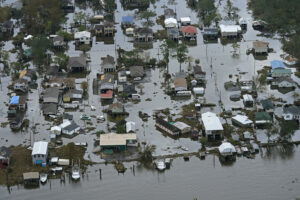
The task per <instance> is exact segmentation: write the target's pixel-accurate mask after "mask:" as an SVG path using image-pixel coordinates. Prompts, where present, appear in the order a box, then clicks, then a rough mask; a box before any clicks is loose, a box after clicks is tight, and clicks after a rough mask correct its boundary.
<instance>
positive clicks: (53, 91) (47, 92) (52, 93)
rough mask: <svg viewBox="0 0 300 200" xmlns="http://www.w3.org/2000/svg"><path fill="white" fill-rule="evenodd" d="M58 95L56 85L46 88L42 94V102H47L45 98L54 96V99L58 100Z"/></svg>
mask: <svg viewBox="0 0 300 200" xmlns="http://www.w3.org/2000/svg"><path fill="white" fill-rule="evenodd" d="M58 95H59V89H58V87H52V88H46V89H45V91H44V95H43V99H44V103H47V101H46V102H45V99H47V98H54V99H55V100H56V99H57V100H56V101H58Z"/></svg>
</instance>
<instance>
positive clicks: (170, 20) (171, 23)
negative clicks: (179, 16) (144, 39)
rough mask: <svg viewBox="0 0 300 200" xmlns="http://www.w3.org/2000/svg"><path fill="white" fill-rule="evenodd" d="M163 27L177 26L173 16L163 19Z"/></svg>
mask: <svg viewBox="0 0 300 200" xmlns="http://www.w3.org/2000/svg"><path fill="white" fill-rule="evenodd" d="M165 27H166V28H174V27H177V20H176V19H174V18H168V19H165Z"/></svg>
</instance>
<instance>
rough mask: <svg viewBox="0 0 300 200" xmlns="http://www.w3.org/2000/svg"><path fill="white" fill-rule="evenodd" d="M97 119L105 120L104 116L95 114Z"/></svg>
mask: <svg viewBox="0 0 300 200" xmlns="http://www.w3.org/2000/svg"><path fill="white" fill-rule="evenodd" d="M97 120H99V121H100V122H104V121H105V118H104V116H103V115H98V116H97Z"/></svg>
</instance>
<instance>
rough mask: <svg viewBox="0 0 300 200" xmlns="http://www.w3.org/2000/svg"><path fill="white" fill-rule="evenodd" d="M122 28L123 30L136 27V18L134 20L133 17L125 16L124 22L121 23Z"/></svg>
mask: <svg viewBox="0 0 300 200" xmlns="http://www.w3.org/2000/svg"><path fill="white" fill-rule="evenodd" d="M121 27H122V28H123V29H126V28H130V27H134V18H133V16H123V17H122V22H121Z"/></svg>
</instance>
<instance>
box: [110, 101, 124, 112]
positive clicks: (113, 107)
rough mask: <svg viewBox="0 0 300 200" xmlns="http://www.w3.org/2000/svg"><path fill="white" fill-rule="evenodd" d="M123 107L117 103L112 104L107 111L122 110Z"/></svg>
mask: <svg viewBox="0 0 300 200" xmlns="http://www.w3.org/2000/svg"><path fill="white" fill-rule="evenodd" d="M123 108H124V106H123V104H121V103H119V102H117V103H113V104H110V105H109V110H112V109H123Z"/></svg>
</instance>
